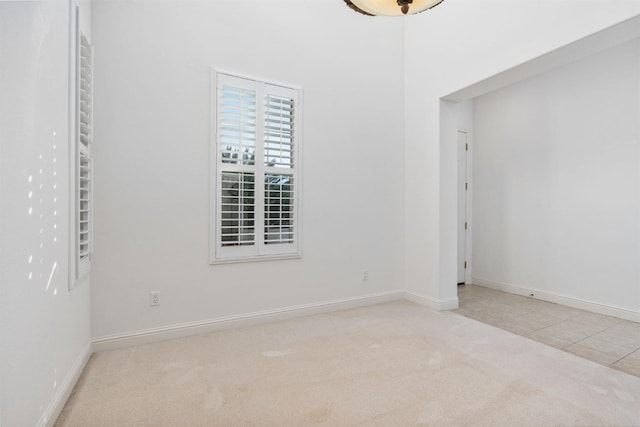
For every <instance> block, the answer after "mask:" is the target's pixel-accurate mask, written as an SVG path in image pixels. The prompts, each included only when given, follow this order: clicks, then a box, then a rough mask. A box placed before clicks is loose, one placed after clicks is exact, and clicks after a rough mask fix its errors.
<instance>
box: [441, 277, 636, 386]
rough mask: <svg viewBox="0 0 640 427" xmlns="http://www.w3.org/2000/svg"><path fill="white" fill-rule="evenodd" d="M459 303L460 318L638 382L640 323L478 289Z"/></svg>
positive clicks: (468, 288) (461, 290)
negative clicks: (539, 344)
mask: <svg viewBox="0 0 640 427" xmlns="http://www.w3.org/2000/svg"><path fill="white" fill-rule="evenodd" d="M458 299H459V301H460V308H458V309H457V310H454V312H456V313H458V314H461V315H463V316H466V317H470V318H472V319H475V320H478V321H480V322H483V323H488V324H490V325H493V326H495V327H498V328H501V329H505V330H507V331H510V332H513V333H514V334H518V335H522V336H524V337H527V338H530V339H532V340H535V341H538V342H541V343H543V344H547V345H550V346H553V347H556V348H559V349H561V350H564V351H567V352H569V353H573V354H575V355H578V356H581V357H584V358H585V359H589V360H592V361H594V362H596V363H599V364H601V365H605V366H609V367H611V368H614V369H618V370H620V371H624V372H627V373H629V374H631V375H635V376H637V377H640V323H636V322H630V321H627V320H622V319H618V318H616V317H610V316H604V315H602V314H596V313H592V312H589V311H584V310H579V309H577V308H572V307H566V306H563V305H559V304H554V303H550V302H546V301H540V300H537V299H533V298H529V297H524V296H520V295H514V294H510V293H506V292H500V291H496V290H493V289H489V288H485V287H482V286H477V285H460V286H458Z"/></svg>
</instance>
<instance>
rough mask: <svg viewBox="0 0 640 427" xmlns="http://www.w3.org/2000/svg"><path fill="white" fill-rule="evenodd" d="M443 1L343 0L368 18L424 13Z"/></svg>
mask: <svg viewBox="0 0 640 427" xmlns="http://www.w3.org/2000/svg"><path fill="white" fill-rule="evenodd" d="M443 1H444V0H344V2H345V3H346V4H347V6H349V7H350V8H351V10H355V11H356V12H359V13H362V14H363V15H368V16H403V15H414V14H416V13H420V12H424V11H425V10H427V9H431V8H432V7H434V6H437V5H439V4H440V3H442V2H443Z"/></svg>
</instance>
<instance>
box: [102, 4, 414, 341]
mask: <svg viewBox="0 0 640 427" xmlns="http://www.w3.org/2000/svg"><path fill="white" fill-rule="evenodd" d="M92 13H93V15H92V16H93V21H92V32H93V40H94V44H95V70H96V71H95V114H96V116H95V138H96V142H95V147H94V149H95V151H94V154H95V171H96V172H95V173H96V178H95V195H96V205H95V206H96V217H95V233H96V243H95V256H94V259H93V276H92V279H93V282H92V285H93V289H92V297H93V299H92V301H93V308H92V313H93V318H92V327H93V334H94V337H103V336H106V335H111V334H120V333H127V332H131V331H137V330H142V329H147V328H155V327H164V326H169V325H175V324H179V323H184V322H191V321H202V320H208V319H215V318H219V317H223V316H230V315H236V314H243V313H251V312H255V311H259V310H269V309H277V308H282V307H288V306H293V305H299V304H310V303H318V302H323V301H327V300H333V299H340V298H348V297H354V296H361V295H367V294H374V293H380V292H386V291H391V290H397V289H401V288H402V283H403V278H402V256H403V255H402V251H403V246H402V233H403V230H404V228H403V213H402V211H403V205H404V200H403V197H404V194H403V191H402V188H403V184H404V173H403V168H404V167H403V164H404V157H403V141H404V135H403V131H404V127H403V126H404V124H403V114H402V113H403V75H404V74H403V59H402V58H403V47H402V43H403V30H402V28H403V24H402V20H393V19H391V20H371V19H367V18H366V17H364V16H361V15H359V14H356V13H354V12H351V11H350V10H348V9H347V8H346V7H345V6H344V4H343V3H342V2H341V1H336V2H333V1H304V2H300V1H294V0H287V1H268V2H266V1H262V0H261V1H243V2H238V1H216V2H191V1H186V2H185V1H175V2H174V1H168V2H132V1H126V2H97V3H95V4H94V5H93V9H92ZM210 66H216V67H220V68H223V69H226V70H231V71H237V72H240V73H244V74H247V75H255V76H258V77H264V78H267V79H272V80H276V81H283V82H289V83H293V84H299V85H301V86H302V87H303V89H304V113H305V121H304V148H303V150H304V154H303V156H304V158H303V160H304V171H303V178H304V184H303V185H304V205H303V215H304V242H303V258H302V259H300V260H287V261H271V262H262V263H245V264H231V265H215V266H211V265H209V263H208V259H209V253H208V247H209V246H208V236H209V171H210V168H209V125H210V117H209V111H210V100H209V93H210V92H209V90H210V89H209V67H210ZM364 268H366V269H368V270H369V279H368V281H362V280H361V278H360V271H361V269H364ZM150 291H159V292H160V294H161V305H160V307H158V308H153V309H152V308H150V307H149V292H150Z"/></svg>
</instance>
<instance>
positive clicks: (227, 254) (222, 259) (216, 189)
mask: <svg viewBox="0 0 640 427" xmlns="http://www.w3.org/2000/svg"><path fill="white" fill-rule="evenodd" d="M223 84H227V85H231V86H233V87H240V88H244V89H249V90H255V92H256V138H255V161H254V165H249V166H247V165H231V166H230V165H229V164H227V163H225V164H223V162H222V152H223V149H222V145H223V142H222V138H221V133H220V129H219V115H218V114H219V111H218V110H219V108H218V98H219V96H220V91H221V89H222V85H223ZM267 94H268V95H274V96H283V97H291V99H294V124H293V135H294V139H293V153H292V156H293V159H292V161H293V167H292V168H278V167H270V166H268V165H265V162H264V157H265V143H264V123H263V119H264V102H263V99H264V96H265V95H267ZM210 100H211V135H210V154H211V159H210V161H211V176H210V185H211V190H210V239H209V240H210V263H211V264H222V263H235V262H249V261H268V260H280V259H291V258H300V257H301V256H302V179H301V177H302V173H301V171H302V120H303V117H302V111H303V102H302V88H301V87H299V86H296V85H289V84H282V83H277V82H273V81H268V80H265V79H259V78H255V77H248V76H245V75H241V74H238V73H232V72H227V71H223V70H220V69H218V68H215V67H212V68H211V94H210ZM223 170H224V171H225V172H249V173H253V174H254V180H255V183H254V191H255V211H254V212H255V213H254V221H255V222H254V224H255V231H254V236H255V237H254V238H255V243H254V244H250V245H246V246H240V245H239V246H223V245H222V238H221V230H222V222H221V212H220V211H219V204H220V203H221V197H222V184H221V181H222V172H223ZM269 173H273V174H285V175H291V176H292V178H293V183H294V184H293V193H294V196H293V212H294V213H293V227H292V228H293V230H292V233H293V242H292V243H278V244H266V243H265V238H264V236H265V230H264V213H265V190H264V185H263V184H262V183H264V177H265V176H266V175H267V174H269ZM258 184H260V185H258Z"/></svg>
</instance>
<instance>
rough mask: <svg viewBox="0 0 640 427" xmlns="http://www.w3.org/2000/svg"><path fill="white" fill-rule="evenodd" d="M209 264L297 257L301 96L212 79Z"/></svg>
mask: <svg viewBox="0 0 640 427" xmlns="http://www.w3.org/2000/svg"><path fill="white" fill-rule="evenodd" d="M211 87H212V88H214V89H215V90H214V93H213V96H212V97H213V106H214V107H213V118H214V121H215V125H214V126H212V130H213V132H212V133H213V135H212V140H213V141H212V163H213V171H214V173H212V189H213V194H212V196H211V200H212V218H211V253H212V255H211V258H212V259H211V261H212V262H213V263H216V262H229V261H243V260H266V259H278V258H289V257H297V256H299V255H300V188H301V186H300V161H299V153H300V144H301V132H300V129H301V122H302V114H301V106H300V104H301V102H300V90H299V89H296V88H292V87H287V86H283V85H278V84H272V83H267V82H264V81H259V80H255V79H248V78H243V77H239V76H234V75H231V74H227V73H222V72H218V71H215V70H214V71H213V73H212V84H211Z"/></svg>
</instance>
